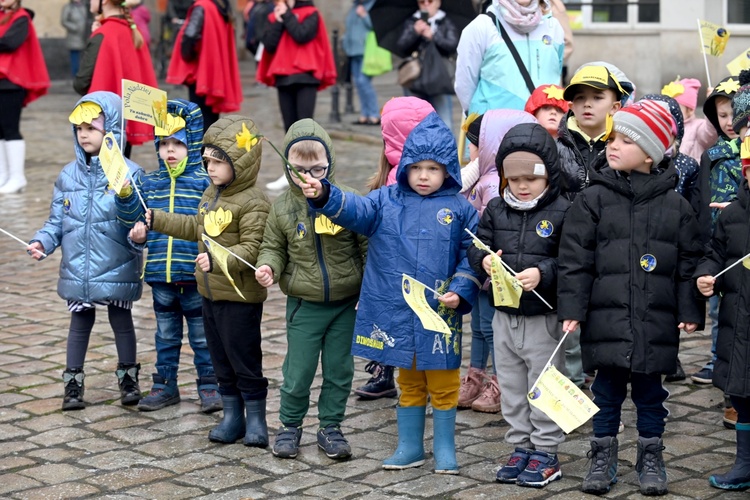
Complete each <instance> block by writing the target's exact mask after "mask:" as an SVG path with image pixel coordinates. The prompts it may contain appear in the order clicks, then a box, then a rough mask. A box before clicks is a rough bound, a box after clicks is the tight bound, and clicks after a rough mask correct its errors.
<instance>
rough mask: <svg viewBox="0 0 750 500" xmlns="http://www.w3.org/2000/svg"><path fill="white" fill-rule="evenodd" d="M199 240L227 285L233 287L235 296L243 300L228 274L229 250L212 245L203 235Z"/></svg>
mask: <svg viewBox="0 0 750 500" xmlns="http://www.w3.org/2000/svg"><path fill="white" fill-rule="evenodd" d="M201 239H202V240H203V244H204V245H206V248H207V249H208V251H209V252H211V260H212V261H213V262H214V264H218V265H219V269H221V272H223V273H224V276H226V277H227V279H228V280H229V283H231V284H232V286H233V287H234V290H235V291H236V292H237V294H238V295H239V296H240V297H242V299H243V300H244V299H245V296H244V295H242V292H240V289H239V288H237V285H235V284H234V278H232V275H231V274H229V268H228V267H227V259H228V258H229V250H227V249H226V248H224V247H223V246H221V245H219V244H216V245H214V242H213V241H211V239H210V238H207V237H206V235H205V234H204V235H203V236H202V237H201Z"/></svg>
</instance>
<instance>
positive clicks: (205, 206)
mask: <svg viewBox="0 0 750 500" xmlns="http://www.w3.org/2000/svg"><path fill="white" fill-rule="evenodd" d="M198 213H199V214H201V215H206V214H207V213H208V202H207V201H204V202H203V203H201V206H200V207H198Z"/></svg>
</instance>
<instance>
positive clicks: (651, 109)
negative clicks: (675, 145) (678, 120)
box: [612, 100, 676, 165]
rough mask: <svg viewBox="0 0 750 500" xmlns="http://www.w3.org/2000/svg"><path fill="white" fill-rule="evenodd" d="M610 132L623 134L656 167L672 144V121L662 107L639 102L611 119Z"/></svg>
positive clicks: (662, 104)
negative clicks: (611, 126)
mask: <svg viewBox="0 0 750 500" xmlns="http://www.w3.org/2000/svg"><path fill="white" fill-rule="evenodd" d="M612 118H613V121H614V127H613V128H614V131H615V132H619V133H621V134H624V135H626V136H628V137H630V139H631V140H632V141H633V142H635V143H636V144H638V146H639V147H640V148H641V149H642V150H643V152H644V153H646V154H647V155H648V156H649V157H650V158H651V159H652V160H654V165H658V164H659V163H660V162H661V160H662V159H663V158H664V152H665V151H666V150H667V149H668V148H669V146H670V145H671V144H672V142H673V141H674V130H675V129H676V127H675V124H674V118H672V115H671V114H670V112H669V107H668V106H667V104H666V103H664V102H660V101H648V100H640V101H637V102H634V103H633V104H631V105H630V106H626V107H624V108H622V109H620V110H619V111H618V112H617V113H615V115H614V116H613V117H612Z"/></svg>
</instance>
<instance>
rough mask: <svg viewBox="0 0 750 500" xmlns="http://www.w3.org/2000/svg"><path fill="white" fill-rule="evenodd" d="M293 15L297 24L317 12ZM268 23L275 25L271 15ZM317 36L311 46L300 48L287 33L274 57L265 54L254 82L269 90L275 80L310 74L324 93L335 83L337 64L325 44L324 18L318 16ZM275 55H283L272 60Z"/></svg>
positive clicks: (307, 10)
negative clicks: (262, 84)
mask: <svg viewBox="0 0 750 500" xmlns="http://www.w3.org/2000/svg"><path fill="white" fill-rule="evenodd" d="M292 12H293V13H294V15H295V16H297V19H298V20H299V22H302V21H303V20H304V19H305V18H306V17H307V16H309V15H311V14H313V13H314V12H318V9H316V8H315V7H298V8H296V9H292ZM268 19H269V21H270V22H271V23H275V22H276V18H275V17H274V15H273V13H272V14H270V15H269V16H268ZM318 19H319V22H318V34H317V35H316V36H315V38H314V39H312V40H311V41H310V42H308V43H305V44H299V43H297V42H295V41H294V39H293V38H292V37H291V36H290V35H289V33H287V32H286V31H285V32H284V33H283V34H282V35H281V40H280V41H279V46H278V47H277V48H276V52H274V53H273V54H272V53H270V52H268V51H267V50H264V51H263V56H262V57H261V59H260V63H259V64H258V73H257V75H256V79H257V80H258V81H259V82H261V83H264V84H266V85H269V86H272V87H273V86H275V85H276V77H277V76H289V75H297V74H299V73H312V75H313V76H314V77H315V78H316V79H317V80H318V81H319V82H320V86H318V90H323V89H324V88H326V87H330V86H331V85H333V84H334V83H336V64H335V63H334V61H333V52H332V51H331V44H330V43H329V42H328V33H327V32H326V25H325V23H324V22H323V18H322V17H320V14H318ZM276 54H282V55H281V56H279V57H275V56H276Z"/></svg>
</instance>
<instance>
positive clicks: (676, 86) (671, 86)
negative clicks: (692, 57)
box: [661, 77, 685, 98]
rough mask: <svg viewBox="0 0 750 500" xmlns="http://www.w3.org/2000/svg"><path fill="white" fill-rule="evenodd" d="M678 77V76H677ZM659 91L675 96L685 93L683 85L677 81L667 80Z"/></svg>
mask: <svg viewBox="0 0 750 500" xmlns="http://www.w3.org/2000/svg"><path fill="white" fill-rule="evenodd" d="M677 78H678V79H679V77H677ZM661 93H662V94H664V95H665V96H669V97H672V98H674V97H677V96H680V95H682V94H684V93H685V86H684V85H682V84H681V83H680V82H678V81H674V82H669V83H668V84H666V85H665V86H664V87H662V89H661Z"/></svg>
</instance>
